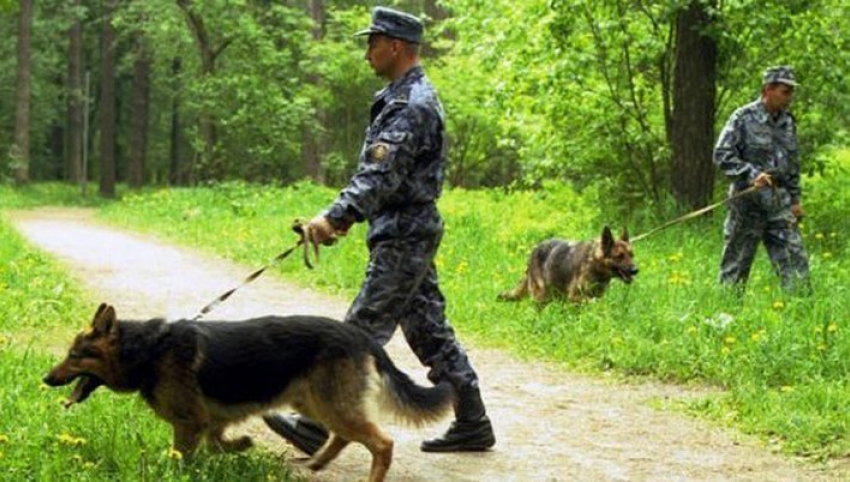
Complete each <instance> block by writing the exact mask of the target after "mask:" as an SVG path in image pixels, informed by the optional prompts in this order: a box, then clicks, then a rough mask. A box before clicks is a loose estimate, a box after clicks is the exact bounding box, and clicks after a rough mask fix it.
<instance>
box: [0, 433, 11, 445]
mask: <svg viewBox="0 0 850 482" xmlns="http://www.w3.org/2000/svg"><path fill="white" fill-rule="evenodd" d="M5 443H9V437H8V436H7V435H4V434H2V433H0V444H5Z"/></svg>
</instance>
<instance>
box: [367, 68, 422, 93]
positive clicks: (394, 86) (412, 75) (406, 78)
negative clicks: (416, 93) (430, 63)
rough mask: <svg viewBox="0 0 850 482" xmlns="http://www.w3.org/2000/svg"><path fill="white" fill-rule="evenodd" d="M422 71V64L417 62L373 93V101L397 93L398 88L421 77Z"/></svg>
mask: <svg viewBox="0 0 850 482" xmlns="http://www.w3.org/2000/svg"><path fill="white" fill-rule="evenodd" d="M423 74H424V71H423V70H422V66H421V65H419V64H417V65H414V66H413V67H411V68H410V69H408V70H407V72H405V73H404V75H402V76H401V77H399V78H397V79H395V80H394V81H392V82H391V83H390V84H389V85H387V86H386V87H384V88H383V89H381V90H380V91H378V93H377V94H375V101H379V100H381V99H387V98H393V97H395V96H396V95H397V93H398V91H399V89H400V88H401V87H403V86H405V85H407V84H409V83H411V82H413V81H414V80H416V79H418V78H420V77H422V75H423Z"/></svg>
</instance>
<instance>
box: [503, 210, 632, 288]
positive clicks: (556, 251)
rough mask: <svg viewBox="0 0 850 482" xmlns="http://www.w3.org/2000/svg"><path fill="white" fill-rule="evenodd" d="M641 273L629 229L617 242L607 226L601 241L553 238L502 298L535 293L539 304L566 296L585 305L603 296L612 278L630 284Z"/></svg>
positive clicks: (542, 245)
mask: <svg viewBox="0 0 850 482" xmlns="http://www.w3.org/2000/svg"><path fill="white" fill-rule="evenodd" d="M637 273H638V268H637V265H635V263H634V253H633V252H632V246H631V244H629V233H628V231H626V228H623V233H622V234H621V235H620V239H614V236H613V235H612V234H611V228H609V227H608V226H605V229H603V230H602V236H601V237H600V239H599V240H594V241H583V242H576V241H564V240H561V239H549V240H547V241H544V242H542V243H540V244H538V245H537V246H536V247H535V248H534V250H533V251H532V252H531V256H530V257H529V259H528V267H527V269H526V272H525V277H523V278H522V280H520V282H519V283H518V284H517V285H516V287H515V288H514V289H513V290H511V291H506V292H504V293H501V294H500V295H499V299H500V300H503V301H517V300H520V299H522V298H523V297H525V296H526V295H528V294H531V297H532V298H533V299H534V301H536V302H538V303H547V302H549V301H551V300H553V299H556V298H563V297H564V296H566V297H567V298H568V299H569V300H570V301H572V302H574V303H581V302H582V301H587V300H588V299H590V298H598V297H600V296H602V295H603V294H604V293H605V290H606V289H608V285H609V283H610V282H611V279H612V278H615V277H616V278H620V279H621V280H623V282H625V283H626V284H629V283H631V282H632V280H633V279H634V277H635V275H637Z"/></svg>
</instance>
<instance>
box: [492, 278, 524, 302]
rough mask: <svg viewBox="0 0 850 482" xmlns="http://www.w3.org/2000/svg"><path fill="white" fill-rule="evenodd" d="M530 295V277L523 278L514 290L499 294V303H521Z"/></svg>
mask: <svg viewBox="0 0 850 482" xmlns="http://www.w3.org/2000/svg"><path fill="white" fill-rule="evenodd" d="M527 294H528V276H523V277H522V279H521V280H520V281H519V283H517V285H516V286H515V287H514V289H512V290H510V291H505V292H504V293H499V298H498V299H499V301H519V300H521V299H522V298H523V297H524V296H525V295H527Z"/></svg>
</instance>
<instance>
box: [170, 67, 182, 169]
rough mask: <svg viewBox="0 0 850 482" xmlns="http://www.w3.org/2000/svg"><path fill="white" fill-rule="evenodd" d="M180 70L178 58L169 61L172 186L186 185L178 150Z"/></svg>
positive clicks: (179, 150)
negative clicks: (172, 86) (172, 87)
mask: <svg viewBox="0 0 850 482" xmlns="http://www.w3.org/2000/svg"><path fill="white" fill-rule="evenodd" d="M180 69H181V61H180V57H175V58H174V59H173V60H172V61H171V74H172V78H173V79H174V81H175V84H176V85H175V88H174V98H173V99H172V104H171V148H170V149H169V152H168V182H169V183H170V184H172V185H180V184H185V183H186V177H185V176H184V174H183V171H184V170H185V168H184V163H183V161H182V160H181V156H182V152H181V149H180V142H181V141H180V90H181V89H180Z"/></svg>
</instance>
